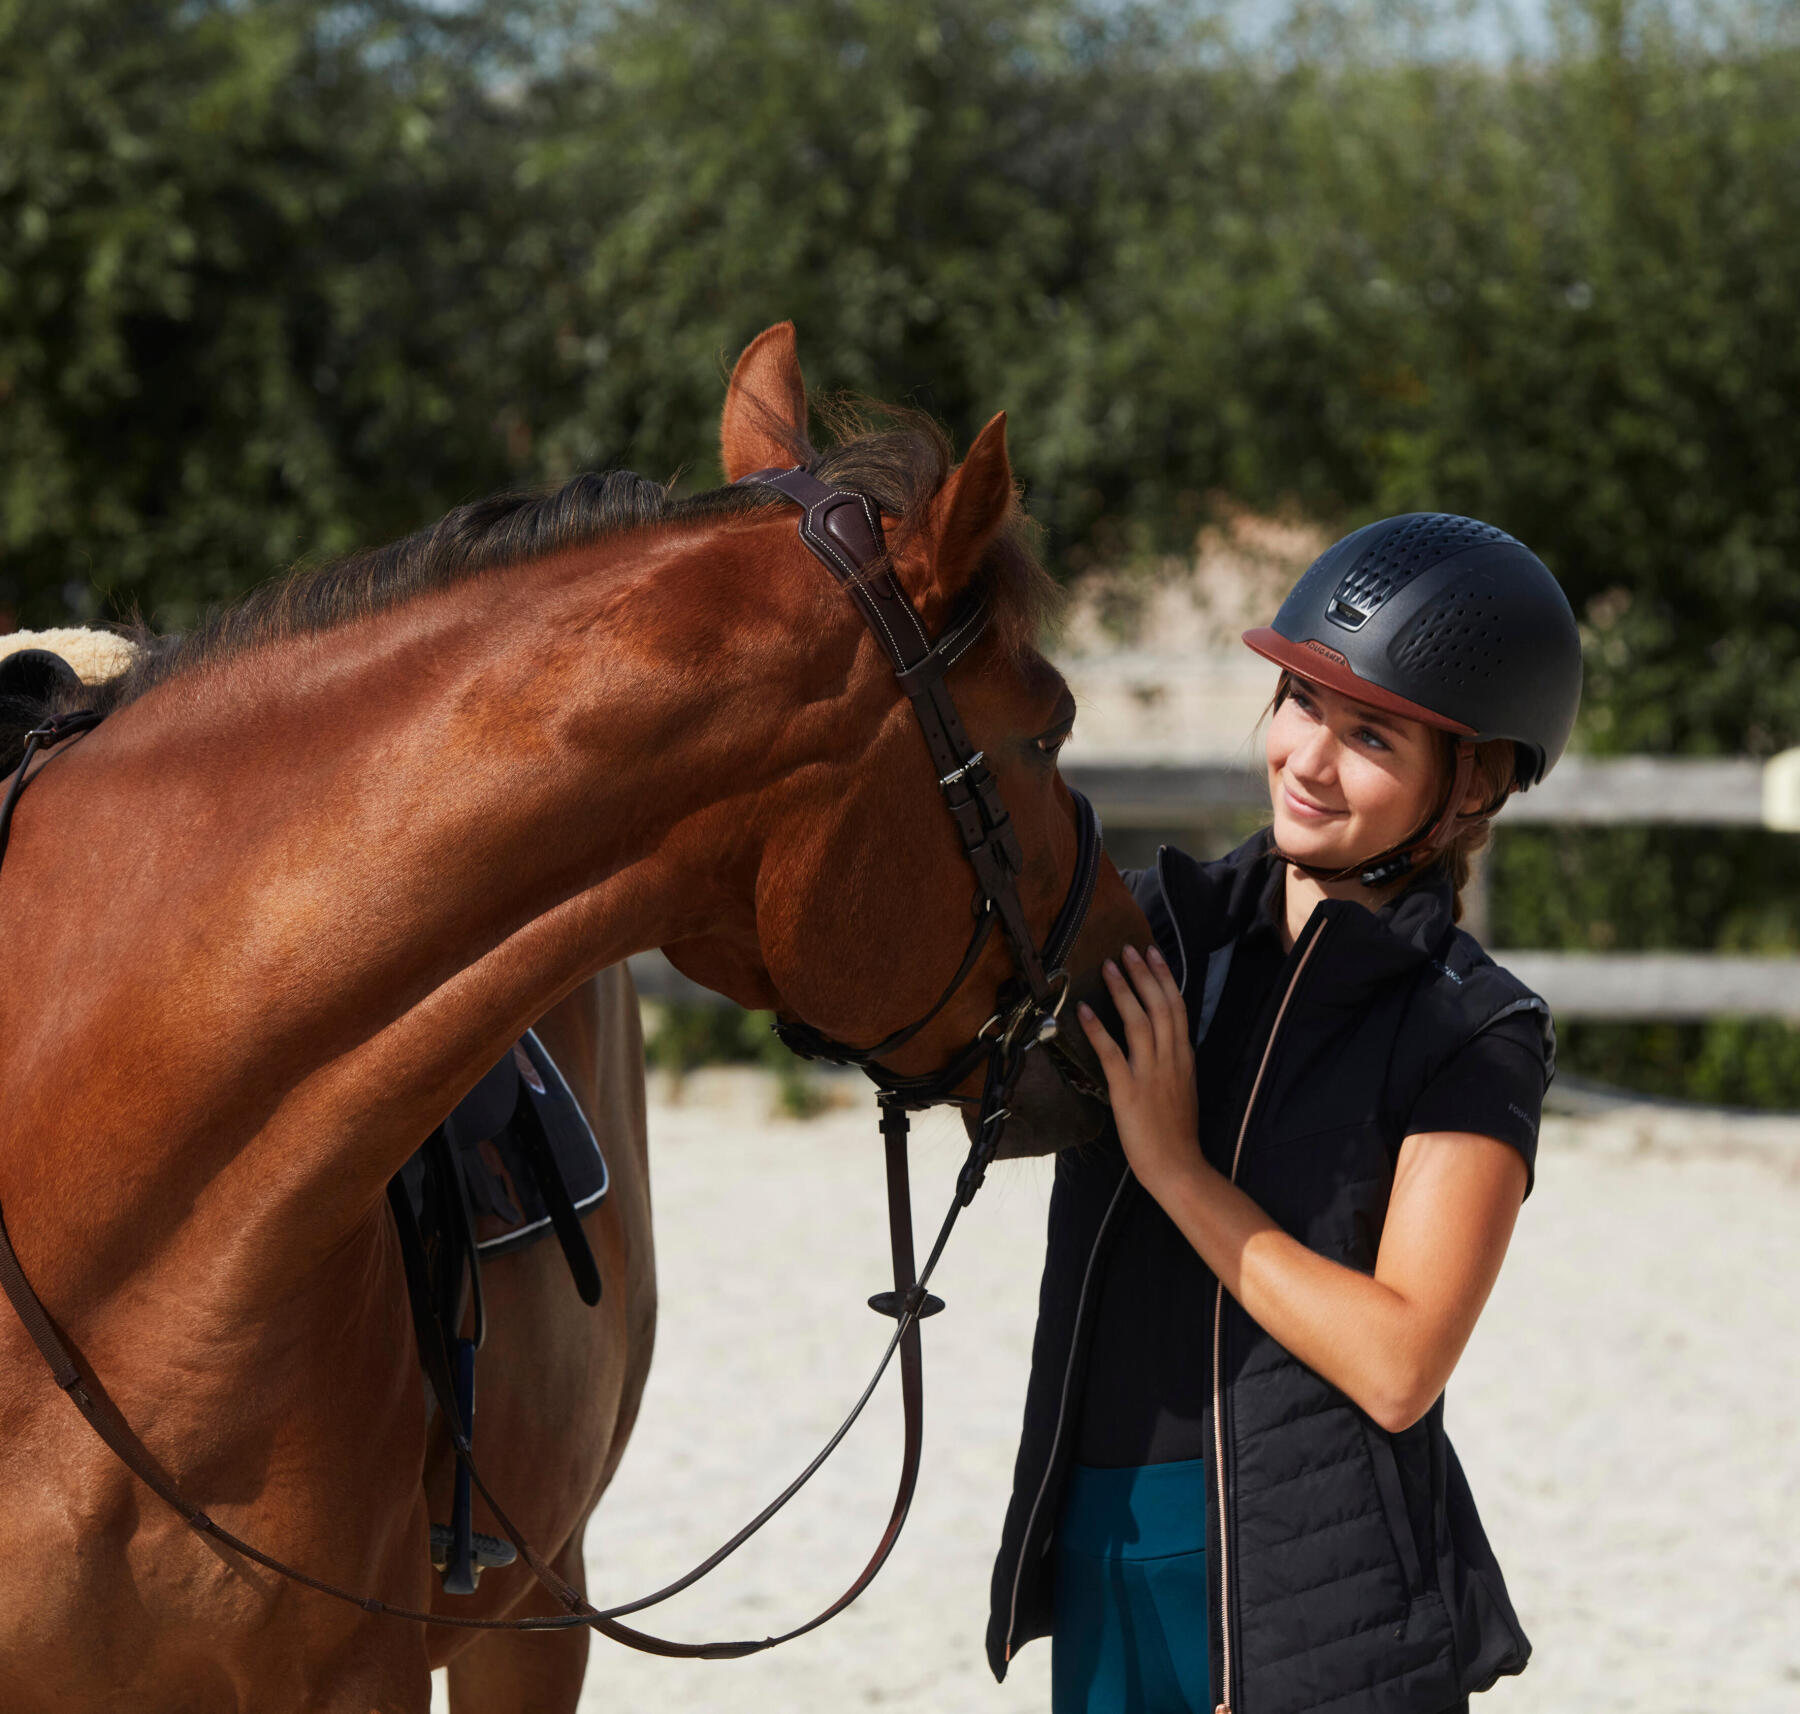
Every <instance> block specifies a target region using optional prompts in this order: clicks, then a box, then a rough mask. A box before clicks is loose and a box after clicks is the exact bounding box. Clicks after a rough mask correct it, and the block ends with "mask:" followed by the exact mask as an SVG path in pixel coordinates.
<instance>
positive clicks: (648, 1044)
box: [644, 1000, 829, 1119]
mask: <svg viewBox="0 0 1800 1714" xmlns="http://www.w3.org/2000/svg"><path fill="white" fill-rule="evenodd" d="M644 1013H645V1021H646V1022H647V1023H648V1024H649V1026H650V1027H649V1031H648V1033H647V1034H646V1036H645V1038H644V1059H645V1061H646V1063H648V1064H649V1065H650V1066H651V1067H652V1068H653V1069H655V1070H658V1071H666V1072H668V1073H669V1075H670V1076H671V1077H673V1078H674V1079H675V1080H676V1082H677V1083H679V1082H680V1080H681V1079H682V1078H684V1077H685V1076H687V1074H688V1073H689V1072H690V1071H698V1070H699V1069H700V1067H701V1066H703V1065H756V1066H761V1067H762V1069H763V1070H765V1071H772V1072H773V1073H774V1074H775V1099H776V1102H777V1104H778V1105H779V1106H780V1108H781V1111H782V1112H784V1113H786V1114H787V1115H788V1117H789V1118H792V1119H810V1118H812V1117H813V1116H814V1115H815V1114H818V1113H822V1112H823V1111H824V1110H825V1108H826V1106H827V1105H828V1104H829V1102H828V1098H827V1096H826V1092H825V1091H824V1089H823V1088H821V1087H820V1084H819V1080H818V1079H817V1078H816V1077H814V1076H813V1075H812V1074H811V1073H810V1072H808V1070H807V1068H806V1063H805V1061H803V1060H801V1059H799V1058H798V1057H796V1056H795V1055H794V1054H792V1053H790V1052H789V1051H788V1050H787V1048H785V1047H783V1046H782V1044H781V1042H780V1041H779V1040H777V1039H776V1036H775V1033H774V1030H773V1029H772V1028H771V1025H773V1023H774V1022H775V1014H774V1013H773V1012H746V1011H744V1010H743V1009H742V1008H741V1007H738V1006H733V1005H731V1004H729V1003H728V1002H726V1001H723V1000H720V1001H717V1002H711V1001H693V1000H659V1001H654V1002H652V1001H646V1002H645V1004H644Z"/></svg>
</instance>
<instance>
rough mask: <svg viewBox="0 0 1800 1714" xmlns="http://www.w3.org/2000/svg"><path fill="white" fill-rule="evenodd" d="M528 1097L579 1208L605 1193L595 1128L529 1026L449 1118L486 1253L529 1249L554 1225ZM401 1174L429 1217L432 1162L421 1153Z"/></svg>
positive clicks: (416, 1206) (417, 1209)
mask: <svg viewBox="0 0 1800 1714" xmlns="http://www.w3.org/2000/svg"><path fill="white" fill-rule="evenodd" d="M521 1102H528V1103H529V1104H530V1106H531V1108H532V1110H533V1111H534V1112H535V1113H536V1116H537V1119H538V1122H539V1124H540V1125H541V1127H542V1129H543V1133H544V1136H545V1137H546V1138H547V1139H548V1141H549V1144H550V1153H551V1157H552V1159H553V1161H554V1162H555V1166H556V1170H557V1172H558V1173H560V1174H561V1176H562V1181H563V1183H564V1185H566V1186H567V1187H568V1192H569V1200H570V1201H571V1202H572V1203H573V1204H574V1205H575V1212H576V1213H577V1214H585V1213H586V1212H587V1211H588V1210H589V1209H590V1208H592V1207H593V1206H594V1205H595V1204H596V1203H598V1202H599V1201H600V1199H601V1198H602V1197H604V1196H605V1195H606V1190H607V1184H608V1177H607V1171H606V1157H605V1156H604V1155H603V1154H601V1152H600V1143H599V1140H598V1139H597V1138H596V1137H595V1136H594V1131H593V1127H592V1126H591V1125H589V1123H588V1121H587V1115H586V1114H585V1113H583V1112H582V1110H581V1104H580V1102H578V1101H577V1100H576V1099H575V1095H574V1092H573V1091H572V1090H571V1089H570V1088H569V1086H568V1084H567V1083H566V1082H565V1081H564V1080H563V1075H562V1073H561V1072H560V1071H559V1070H557V1067H556V1061H555V1060H553V1059H552V1058H551V1057H550V1054H549V1051H548V1050H547V1049H546V1048H545V1046H544V1044H543V1043H542V1042H541V1041H539V1040H538V1038H537V1033H536V1032H535V1031H533V1030H527V1031H526V1032H525V1034H524V1036H523V1037H522V1038H521V1039H520V1040H519V1041H517V1042H515V1043H514V1044H513V1046H512V1047H511V1048H510V1049H509V1050H508V1051H507V1053H506V1054H505V1056H504V1057H503V1058H502V1059H501V1060H500V1063H499V1064H498V1065H496V1066H495V1067H494V1068H493V1070H492V1071H490V1072H488V1073H487V1074H486V1075H485V1076H484V1077H483V1078H482V1079H481V1081H480V1082H479V1083H477V1084H476V1085H475V1087H474V1088H473V1089H471V1090H470V1091H469V1093H468V1094H467V1095H465V1096H464V1097H463V1098H462V1100H461V1101H460V1102H458V1103H457V1106H456V1110H455V1111H454V1112H453V1113H452V1114H451V1115H450V1117H449V1118H448V1119H446V1120H445V1121H444V1134H445V1136H446V1137H447V1138H448V1139H449V1142H450V1147H451V1148H452V1150H453V1151H454V1152H455V1155H456V1159H457V1164H458V1165H459V1166H460V1167H461V1168H462V1173H463V1180H464V1182H465V1183H466V1184H467V1185H468V1188H469V1202H470V1206H471V1208H472V1209H473V1211H474V1215H475V1240H476V1242H475V1247H476V1249H477V1250H478V1251H479V1252H480V1253H481V1254H482V1255H483V1256H484V1257H485V1256H499V1255H504V1254H505V1253H506V1252H507V1251H508V1250H517V1249H522V1248H523V1247H524V1246H525V1245H527V1244H531V1243H535V1242H536V1241H537V1240H538V1239H539V1238H542V1237H544V1236H545V1235H546V1234H547V1233H548V1232H549V1231H550V1229H551V1227H550V1210H549V1208H548V1207H547V1206H546V1204H545V1202H544V1197H543V1193H542V1191H541V1190H540V1189H539V1188H538V1178H537V1173H536V1171H535V1170H534V1166H533V1159H534V1157H533V1156H532V1155H531V1154H528V1153H527V1151H526V1146H525V1143H524V1142H523V1141H522V1139H521V1138H520V1136H519V1126H520V1124H521V1122H527V1121H525V1115H524V1114H523V1113H522V1112H521V1111H520V1103H521ZM400 1178H401V1182H402V1183H403V1184H404V1185H405V1186H406V1192H407V1196H408V1199H409V1200H410V1201H411V1203H412V1205H413V1212H414V1213H415V1214H417V1215H419V1216H420V1217H421V1218H423V1216H424V1211H425V1163H424V1161H423V1159H422V1158H421V1156H420V1155H418V1154H415V1155H414V1156H413V1157H412V1158H411V1159H410V1160H409V1161H408V1162H407V1163H406V1165H405V1166H404V1167H402V1168H401V1170H400Z"/></svg>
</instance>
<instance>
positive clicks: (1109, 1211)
mask: <svg viewBox="0 0 1800 1714" xmlns="http://www.w3.org/2000/svg"><path fill="white" fill-rule="evenodd" d="M1130 1182H1131V1168H1130V1167H1127V1168H1126V1169H1125V1170H1124V1171H1123V1172H1122V1173H1120V1174H1119V1183H1118V1186H1117V1188H1116V1189H1115V1190H1114V1191H1113V1193H1112V1201H1111V1202H1109V1203H1107V1205H1106V1212H1105V1214H1103V1215H1102V1216H1101V1218H1100V1225H1099V1229H1098V1230H1097V1231H1096V1232H1095V1233H1094V1243H1093V1248H1092V1249H1090V1250H1089V1251H1088V1259H1087V1267H1086V1268H1085V1269H1084V1270H1083V1271H1082V1275H1081V1295H1080V1296H1079V1297H1078V1298H1077V1299H1076V1300H1075V1327H1074V1331H1073V1332H1072V1333H1071V1334H1070V1336H1069V1360H1068V1362H1067V1363H1066V1364H1065V1365H1064V1367H1063V1382H1062V1397H1061V1398H1060V1399H1059V1400H1058V1401H1057V1406H1056V1432H1055V1433H1054V1434H1053V1435H1052V1436H1051V1437H1050V1456H1049V1457H1048V1458H1047V1459H1045V1460H1044V1476H1043V1480H1042V1481H1040V1482H1039V1483H1038V1491H1037V1493H1036V1494H1034V1495H1033V1496H1032V1500H1031V1510H1030V1511H1029V1512H1027V1513H1026V1514H1025V1533H1024V1534H1023V1535H1022V1536H1021V1537H1020V1538H1019V1559H1018V1563H1017V1564H1016V1565H1014V1567H1013V1585H1012V1599H1011V1600H1010V1601H1009V1602H1008V1603H1007V1608H1006V1648H1005V1651H1004V1652H1003V1654H1002V1655H1001V1659H1002V1660H1011V1659H1012V1640H1013V1631H1014V1629H1015V1627H1016V1626H1017V1625H1018V1622H1019V1585H1020V1583H1021V1582H1022V1581H1023V1580H1024V1577H1025V1555H1026V1554H1027V1553H1028V1552H1029V1551H1030V1549H1031V1532H1032V1529H1033V1527H1034V1526H1035V1525H1036V1523H1037V1515H1038V1507H1039V1506H1041V1505H1042V1504H1043V1503H1044V1495H1045V1494H1046V1493H1047V1492H1048V1491H1049V1487H1050V1477H1051V1473H1052V1472H1053V1471H1054V1470H1055V1469H1056V1452H1057V1448H1058V1447H1059V1446H1061V1445H1062V1431H1063V1419H1064V1418H1065V1417H1066V1416H1067V1415H1068V1414H1069V1383H1070V1382H1071V1381H1072V1380H1073V1379H1074V1376H1075V1347H1076V1345H1077V1344H1079V1343H1080V1340H1081V1312H1082V1311H1083V1310H1084V1309H1085V1308H1087V1296H1088V1287H1089V1286H1090V1285H1091V1284H1092V1283H1093V1279H1094V1258H1095V1257H1096V1256H1097V1255H1099V1254H1100V1240H1101V1239H1102V1238H1104V1237H1105V1236H1106V1229H1107V1227H1108V1226H1110V1225H1111V1224H1112V1217H1113V1211H1114V1209H1116V1208H1117V1207H1118V1206H1119V1198H1120V1197H1121V1196H1123V1195H1124V1194H1125V1186H1126V1185H1127V1184H1129V1183H1130Z"/></svg>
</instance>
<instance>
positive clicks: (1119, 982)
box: [1080, 948, 1526, 1433]
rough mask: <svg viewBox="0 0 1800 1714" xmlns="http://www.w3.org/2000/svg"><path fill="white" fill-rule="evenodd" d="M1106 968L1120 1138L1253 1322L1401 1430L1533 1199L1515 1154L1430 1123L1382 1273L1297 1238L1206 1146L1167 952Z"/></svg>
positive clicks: (1410, 1171) (1106, 1056)
mask: <svg viewBox="0 0 1800 1714" xmlns="http://www.w3.org/2000/svg"><path fill="white" fill-rule="evenodd" d="M1125 961H1126V968H1127V969H1128V970H1129V971H1130V974H1131V982H1130V983H1129V984H1128V983H1127V982H1126V980H1125V977H1124V976H1123V975H1122V974H1121V973H1120V971H1119V970H1118V968H1117V967H1116V966H1114V965H1111V964H1109V965H1108V966H1107V968H1106V981H1107V986H1108V988H1109V989H1110V990H1111V992H1112V996H1113V1000H1114V1002H1115V1003H1116V1004H1117V1005H1118V1008H1119V1015H1120V1018H1121V1020H1122V1021H1123V1023H1124V1026H1125V1039H1126V1046H1127V1049H1128V1050H1129V1054H1127V1052H1126V1051H1124V1050H1121V1049H1120V1047H1119V1045H1118V1043H1117V1042H1115V1041H1114V1040H1113V1039H1112V1037H1111V1036H1110V1035H1109V1034H1108V1033H1107V1032H1106V1029H1105V1027H1104V1026H1103V1025H1102V1024H1101V1023H1100V1022H1099V1020H1098V1019H1097V1018H1096V1017H1095V1016H1094V1014H1093V1013H1092V1011H1090V1010H1089V1009H1088V1008H1087V1007H1085V1006H1084V1007H1082V1008H1081V1009H1080V1016H1081V1022H1082V1026H1083V1028H1084V1029H1085V1030H1086V1031H1087V1035H1088V1039H1089V1041H1091V1042H1092V1043H1093V1045H1094V1049H1095V1051H1096V1052H1097V1053H1098V1054H1099V1056H1100V1063H1101V1065H1102V1067H1103V1068H1104V1069H1105V1071H1106V1077H1107V1084H1108V1087H1109V1089H1110V1092H1111V1095H1112V1104H1113V1116H1114V1118H1115V1120H1116V1121H1117V1123H1118V1128H1119V1140H1120V1141H1121V1142H1122V1143H1123V1144H1124V1147H1125V1154H1126V1158H1127V1159H1128V1160H1129V1161H1130V1162H1131V1166H1132V1170H1133V1172H1135V1173H1136V1175H1137V1178H1138V1181H1139V1183H1141V1184H1142V1185H1143V1187H1144V1188H1145V1189H1146V1190H1147V1191H1149V1192H1150V1194H1151V1195H1152V1196H1153V1197H1155V1198H1156V1200H1157V1202H1158V1203H1160V1204H1161V1206H1162V1208H1163V1209H1164V1211H1165V1212H1166V1213H1167V1214H1168V1215H1169V1217H1170V1218H1171V1219H1172V1220H1173V1221H1174V1222H1175V1224H1176V1225H1177V1226H1178V1227H1179V1228H1180V1229H1181V1232H1182V1234H1183V1235H1184V1236H1185V1237H1186V1238H1187V1240H1188V1242H1189V1243H1190V1244H1192V1245H1193V1246H1194V1248H1195V1249H1196V1250H1197V1251H1198V1252H1199V1253H1200V1257H1201V1259H1202V1260H1203V1261H1204V1262H1205V1263H1206V1265H1207V1266H1208V1267H1210V1268H1211V1269H1212V1270H1213V1272H1214V1273H1215V1274H1216V1275H1217V1276H1218V1277H1219V1279H1220V1281H1221V1282H1222V1283H1223V1285H1224V1287H1225V1289H1226V1290H1227V1291H1228V1292H1230V1293H1231V1295H1232V1296H1233V1297H1234V1298H1236V1299H1237V1301H1238V1302H1239V1303H1240V1304H1242V1305H1243V1306H1244V1309H1245V1310H1246V1311H1247V1312H1248V1313H1249V1315H1250V1316H1251V1318H1252V1319H1253V1320H1254V1321H1255V1322H1256V1323H1257V1324H1258V1325H1259V1326H1260V1327H1262V1328H1263V1329H1264V1330H1265V1331H1266V1332H1267V1333H1269V1334H1270V1335H1271V1336H1272V1337H1273V1338H1274V1339H1276V1340H1277V1341H1279V1343H1280V1344H1282V1345H1283V1346H1285V1347H1286V1348H1287V1350H1289V1351H1291V1352H1292V1353H1293V1354H1294V1356H1296V1357H1298V1358H1299V1359H1300V1361H1301V1362H1303V1363H1305V1364H1306V1365H1307V1366H1308V1367H1309V1368H1311V1369H1314V1370H1316V1371H1317V1372H1318V1373H1319V1374H1321V1375H1323V1376H1324V1377H1325V1379H1326V1380H1328V1381H1330V1382H1331V1383H1332V1384H1333V1385H1334V1386H1337V1387H1339V1388H1341V1389H1342V1390H1343V1391H1344V1392H1346V1393H1347V1394H1349V1396H1350V1397H1351V1398H1352V1399H1354V1400H1355V1401H1356V1403H1357V1404H1359V1405H1360V1406H1361V1407H1362V1408H1363V1409H1364V1410H1365V1411H1367V1412H1368V1414H1369V1415H1370V1416H1371V1417H1373V1418H1374V1419H1375V1421H1376V1422H1378V1423H1380V1424H1381V1426H1382V1427H1383V1428H1385V1429H1388V1430H1389V1431H1391V1432H1396V1433H1397V1432H1398V1431H1399V1430H1401V1429H1403V1428H1407V1427H1410V1426H1411V1425H1412V1424H1413V1423H1415V1422H1417V1421H1418V1419H1419V1418H1420V1417H1421V1416H1423V1415H1424V1414H1425V1412H1426V1411H1427V1410H1429V1409H1430V1408H1431V1405H1432V1403H1433V1401H1435V1400H1436V1398H1437V1396H1438V1394H1439V1393H1441V1392H1442V1391H1443V1390H1444V1385H1445V1383H1446V1382H1447V1381H1448V1380H1449V1378H1450V1372H1451V1371H1452V1370H1453V1369H1454V1368H1455V1367H1456V1360H1457V1358H1458V1357H1460V1356H1461V1355H1462V1350H1463V1346H1464V1345H1466V1344H1467V1343H1468V1339H1469V1335H1470V1334H1471V1333H1472V1332H1473V1331H1474V1329H1475V1321H1476V1318H1477V1317H1478V1316H1479V1315H1480V1314H1481V1309H1482V1305H1483V1304H1485V1303H1486V1302H1487V1298H1488V1293H1489V1292H1490V1291H1491V1290H1492V1289H1493V1285H1494V1281H1495V1279H1496V1278H1497V1277H1498V1275H1499V1272H1500V1264H1501V1262H1502V1261H1503V1260H1504V1259H1505V1256H1506V1246H1507V1244H1508V1242H1509V1241H1510V1240H1511V1238H1512V1230H1513V1222H1514V1221H1515V1220H1516V1219H1517V1217H1518V1212H1519V1205H1520V1203H1521V1202H1522V1201H1523V1200H1524V1197H1525V1185H1526V1169H1525V1162H1524V1159H1523V1158H1522V1157H1521V1156H1520V1154H1519V1153H1518V1151H1517V1150H1516V1149H1514V1148H1512V1147H1511V1146H1509V1145H1508V1144H1506V1143H1503V1142H1500V1141H1499V1140H1498V1139H1496V1138H1493V1137H1483V1136H1477V1135H1474V1134H1472V1133H1464V1132H1452V1131H1445V1132H1433V1133H1428V1134H1420V1135H1415V1136H1411V1137H1408V1138H1407V1139H1406V1141H1405V1142H1404V1143H1403V1144H1402V1146H1401V1149H1400V1156H1399V1160H1398V1162H1397V1163H1396V1166H1395V1171H1394V1185H1393V1190H1392V1193H1391V1195H1390V1198H1389V1202H1388V1212H1387V1220H1386V1224H1385V1225H1384V1226H1383V1228H1382V1234H1381V1247H1380V1250H1379V1253H1378V1254H1377V1257H1376V1262H1375V1273H1374V1276H1373V1277H1372V1278H1371V1277H1370V1276H1369V1275H1367V1274H1363V1273H1359V1272H1357V1271H1356V1270H1355V1269H1354V1268H1347V1267H1344V1266H1342V1265H1341V1264H1340V1263H1337V1262H1333V1261H1329V1260H1327V1259H1326V1258H1325V1257H1324V1256H1321V1255H1318V1254H1317V1253H1316V1252H1314V1251H1312V1250H1309V1249H1308V1248H1307V1247H1306V1246H1305V1245H1304V1244H1302V1243H1300V1242H1299V1241H1298V1240H1296V1239H1294V1238H1291V1237H1289V1236H1288V1235H1287V1233H1285V1232H1283V1231H1282V1230H1281V1228H1280V1227H1279V1226H1277V1225H1276V1224H1275V1222H1274V1221H1273V1220H1271V1219H1270V1218H1269V1217H1268V1215H1266V1214H1265V1213H1264V1212H1263V1211H1262V1210H1261V1209H1260V1208H1258V1207H1257V1205H1256V1204H1255V1203H1254V1202H1252V1201H1251V1200H1250V1198H1249V1197H1248V1196H1246V1195H1245V1194H1244V1193H1243V1191H1241V1190H1239V1189H1238V1188H1237V1187H1236V1186H1235V1185H1233V1184H1231V1183H1230V1182H1229V1181H1227V1180H1226V1178H1225V1177H1224V1176H1223V1175H1222V1174H1221V1173H1219V1172H1217V1171H1215V1170H1214V1169H1213V1168H1212V1167H1211V1166H1209V1165H1208V1164H1207V1162H1206V1161H1205V1160H1204V1159H1203V1158H1202V1156H1201V1154H1200V1148H1199V1142H1198V1111H1197V1103H1196V1101H1195V1096H1194V1057H1193V1049H1192V1047H1191V1045H1190V1043H1189V1040H1188V1029H1187V1008H1186V1007H1185V1005H1184V1004H1183V1003H1182V999H1181V993H1180V990H1179V989H1177V988H1176V986H1175V981H1174V978H1173V977H1172V976H1171V974H1170V972H1169V969H1168V966H1167V965H1166V964H1165V963H1164V962H1163V960H1162V956H1161V954H1160V953H1158V952H1157V951H1156V950H1155V948H1152V949H1151V953H1150V960H1149V962H1146V961H1145V960H1143V959H1142V958H1140V957H1139V956H1138V955H1137V953H1136V951H1135V950H1127V952H1126V954H1125Z"/></svg>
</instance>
